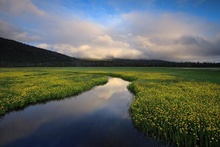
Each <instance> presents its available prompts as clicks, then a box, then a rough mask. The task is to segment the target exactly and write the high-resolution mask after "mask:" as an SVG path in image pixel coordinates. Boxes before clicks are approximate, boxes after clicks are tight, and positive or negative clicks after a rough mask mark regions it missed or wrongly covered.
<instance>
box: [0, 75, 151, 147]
mask: <svg viewBox="0 0 220 147" xmlns="http://www.w3.org/2000/svg"><path fill="white" fill-rule="evenodd" d="M128 84H129V83H128V82H126V81H123V80H121V79H118V78H109V82H108V83H107V84H106V85H104V86H97V87H95V88H94V89H92V90H90V91H88V92H85V93H83V94H81V95H79V96H75V97H72V98H70V99H64V100H61V101H53V102H48V103H46V104H41V105H35V106H30V107H28V108H26V109H25V110H23V111H19V112H13V113H10V114H8V115H6V116H5V117H4V118H3V119H2V120H1V121H0V146H153V145H154V142H153V141H152V140H151V139H146V138H145V137H143V136H142V135H141V134H139V133H138V132H137V131H136V130H135V129H134V128H133V126H132V122H131V120H130V117H129V114H128V104H129V103H130V101H131V98H132V94H131V93H130V92H129V91H128V90H127V88H126V87H127V85H128Z"/></svg>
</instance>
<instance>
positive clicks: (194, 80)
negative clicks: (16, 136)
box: [0, 68, 220, 146]
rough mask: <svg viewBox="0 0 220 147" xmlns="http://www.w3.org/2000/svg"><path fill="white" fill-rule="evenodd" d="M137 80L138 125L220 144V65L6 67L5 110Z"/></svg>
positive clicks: (185, 141)
mask: <svg viewBox="0 0 220 147" xmlns="http://www.w3.org/2000/svg"><path fill="white" fill-rule="evenodd" d="M107 76H116V77H121V78H123V79H125V80H129V81H132V83H131V84H130V85H129V87H128V88H129V90H131V91H132V92H133V93H134V94H135V98H134V100H133V102H132V104H131V106H130V114H131V118H132V121H133V124H134V126H135V127H136V128H137V129H139V130H140V131H142V132H143V133H144V134H146V135H148V136H151V137H153V138H155V139H160V140H167V141H170V142H174V143H176V144H177V145H178V146H196V145H198V146H220V143H219V141H220V140H219V139H220V78H219V77H220V70H209V69H178V68H2V69H0V84H1V87H0V108H1V115H4V114H5V113H6V112H8V111H12V110H15V109H18V108H23V107H25V106H27V105H29V104H34V103H37V102H42V101H48V100H51V99H60V98H64V97H68V96H71V95H75V94H78V93H80V92H83V91H85V90H88V89H91V88H92V87H93V86H95V85H100V84H104V83H106V82H107Z"/></svg>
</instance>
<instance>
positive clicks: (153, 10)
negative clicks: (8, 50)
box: [0, 0, 220, 62]
mask: <svg viewBox="0 0 220 147" xmlns="http://www.w3.org/2000/svg"><path fill="white" fill-rule="evenodd" d="M219 5H220V1H219V0H166V1H165V0H53V1H50V0H0V26H1V27H0V36H1V37H4V38H9V39H14V40H17V41H21V42H24V43H27V44H31V45H35V46H38V47H42V48H45V49H49V50H52V51H56V52H60V53H63V54H66V55H69V56H73V57H78V58H97V59H103V58H131V59H140V58H141V59H162V60H170V61H200V62H204V61H208V62H220V10H219V9H218V6H219Z"/></svg>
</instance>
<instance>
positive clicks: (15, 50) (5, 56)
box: [0, 37, 220, 67]
mask: <svg viewBox="0 0 220 147" xmlns="http://www.w3.org/2000/svg"><path fill="white" fill-rule="evenodd" d="M40 66H45V67H49V66H57V67H62V66H84V67H88V66H90V67H220V63H198V62H197V63H195V62H170V61H163V60H143V59H136V60H132V59H106V60H93V59H77V58H73V57H69V56H66V55H63V54H60V53H56V52H52V51H49V50H46V49H41V48H37V47H34V46H30V45H27V44H23V43H20V42H17V41H13V40H9V39H4V38H1V37H0V67H40Z"/></svg>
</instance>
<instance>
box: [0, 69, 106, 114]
mask: <svg viewBox="0 0 220 147" xmlns="http://www.w3.org/2000/svg"><path fill="white" fill-rule="evenodd" d="M107 80H108V79H107V77H106V76H101V75H96V74H93V75H92V74H78V73H73V72H70V71H63V70H50V69H44V70H42V69H40V70H37V71H36V70H35V69H34V70H31V69H29V70H27V69H24V70H22V69H18V70H14V69H7V70H6V69H0V85H1V86H0V110H1V111H0V115H4V114H5V113H6V112H9V111H12V110H16V109H20V108H23V107H25V106H27V105H29V104H35V103H38V102H45V101H48V100H53V99H61V98H64V97H69V96H72V95H77V94H79V93H81V92H83V91H86V90H89V89H91V88H92V87H94V86H95V85H100V84H104V83H106V82H107Z"/></svg>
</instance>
